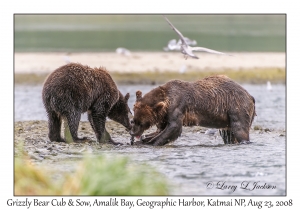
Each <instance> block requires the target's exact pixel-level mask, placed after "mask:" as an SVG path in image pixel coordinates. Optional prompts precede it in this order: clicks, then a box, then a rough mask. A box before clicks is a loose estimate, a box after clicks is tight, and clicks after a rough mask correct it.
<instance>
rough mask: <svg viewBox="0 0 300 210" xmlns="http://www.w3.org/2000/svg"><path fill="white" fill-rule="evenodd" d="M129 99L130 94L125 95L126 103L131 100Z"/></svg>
mask: <svg viewBox="0 0 300 210" xmlns="http://www.w3.org/2000/svg"><path fill="white" fill-rule="evenodd" d="M129 97H130V95H129V93H127V94H126V95H125V101H126V103H127V101H128V99H129Z"/></svg>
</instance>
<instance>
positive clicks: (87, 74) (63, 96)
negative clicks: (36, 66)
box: [42, 63, 131, 142]
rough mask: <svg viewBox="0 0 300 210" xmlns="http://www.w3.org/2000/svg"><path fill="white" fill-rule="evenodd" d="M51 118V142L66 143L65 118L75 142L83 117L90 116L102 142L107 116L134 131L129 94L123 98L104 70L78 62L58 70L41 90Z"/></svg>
mask: <svg viewBox="0 0 300 210" xmlns="http://www.w3.org/2000/svg"><path fill="white" fill-rule="evenodd" d="M42 98H43V103H44V106H45V109H46V112H47V116H48V127H49V135H48V136H49V139H50V140H51V141H58V142H63V141H65V140H64V139H63V138H62V137H61V135H60V133H61V122H62V119H65V120H67V122H68V125H69V129H70V133H71V135H72V138H73V140H74V141H80V140H85V139H87V138H86V137H83V138H78V135H77V131H78V126H79V121H80V117H81V114H82V113H84V112H87V113H88V120H89V122H90V124H91V126H92V128H93V130H94V132H95V134H96V137H97V140H98V141H100V139H101V136H102V133H103V132H104V129H105V121H106V117H109V118H110V119H112V120H114V121H116V122H118V123H120V124H122V125H123V126H125V127H126V128H127V129H130V128H131V125H130V120H129V117H128V113H129V112H130V109H129V107H128V105H127V101H128V99H129V93H127V94H126V96H125V97H124V96H123V95H122V94H121V92H120V91H119V90H118V88H117V86H116V84H115V82H114V81H113V79H112V78H111V76H110V75H109V73H108V72H107V71H106V70H105V69H104V68H101V67H100V68H90V67H89V66H84V65H81V64H78V63H70V64H67V65H64V66H61V67H59V68H58V69H56V70H55V71H54V72H52V73H51V74H50V75H49V76H48V77H47V79H46V81H45V83H44V87H43V91H42Z"/></svg>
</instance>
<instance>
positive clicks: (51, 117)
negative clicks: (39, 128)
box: [47, 111, 65, 142]
mask: <svg viewBox="0 0 300 210" xmlns="http://www.w3.org/2000/svg"><path fill="white" fill-rule="evenodd" d="M47 115H48V128H49V133H48V137H49V139H50V141H57V142H64V141H65V140H64V139H63V138H62V137H61V135H60V130H61V120H62V119H61V117H60V116H59V115H58V114H57V113H56V112H54V111H47Z"/></svg>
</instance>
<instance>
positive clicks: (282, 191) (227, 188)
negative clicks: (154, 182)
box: [15, 85, 286, 195]
mask: <svg viewBox="0 0 300 210" xmlns="http://www.w3.org/2000/svg"><path fill="white" fill-rule="evenodd" d="M243 86H244V87H245V88H246V89H247V90H248V91H249V93H250V94H251V95H252V96H254V98H255V99H256V112H257V117H256V118H255V120H254V123H253V126H255V125H257V126H261V127H262V128H263V130H251V133H250V138H251V141H252V142H253V143H252V144H249V145H224V144H223V142H222V140H221V138H220V137H217V138H216V137H214V136H208V135H204V134H203V133H199V132H187V130H185V129H184V130H183V133H182V136H181V137H180V138H178V139H177V140H176V141H175V142H173V143H171V144H168V145H166V146H163V147H152V146H144V145H143V146H127V145H124V146H118V147H114V148H110V149H107V150H105V149H104V150H101V151H96V152H95V151H94V152H93V153H94V154H95V155H98V154H103V153H104V154H106V155H109V156H112V157H113V156H115V155H121V156H129V157H130V158H131V159H132V160H133V161H136V162H138V163H145V162H146V163H148V164H150V165H153V166H155V168H157V170H159V171H160V172H162V173H163V174H165V175H166V177H167V178H168V179H169V180H170V181H171V182H172V183H173V184H174V188H173V190H172V192H171V193H172V194H175V195H286V136H285V119H286V117H285V116H286V115H285V86H284V85H273V90H272V91H267V89H266V85H243ZM153 87H154V86H119V88H120V90H121V92H122V93H126V92H129V93H130V95H131V98H130V100H129V106H130V108H132V106H133V103H134V101H135V91H136V90H141V91H142V92H143V93H146V92H148V91H149V90H151V89H152V88H153ZM41 90H42V87H41V86H16V87H15V121H25V120H47V117H46V114H45V111H44V108H43V104H42V100H41ZM82 120H86V116H85V115H83V117H82ZM253 126H252V127H253ZM266 128H269V129H270V130H271V132H268V131H264V129H266ZM75 161H77V160H75ZM255 183H256V185H255ZM254 186H256V187H255V188H254Z"/></svg>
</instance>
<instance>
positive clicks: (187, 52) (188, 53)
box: [163, 15, 228, 59]
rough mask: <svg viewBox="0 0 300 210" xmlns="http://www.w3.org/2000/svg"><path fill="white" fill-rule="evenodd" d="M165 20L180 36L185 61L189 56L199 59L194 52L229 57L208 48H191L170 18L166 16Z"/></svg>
mask: <svg viewBox="0 0 300 210" xmlns="http://www.w3.org/2000/svg"><path fill="white" fill-rule="evenodd" d="M163 16H164V15H163ZM164 18H165V19H166V21H167V22H168V23H169V25H170V26H171V28H172V29H173V30H174V31H175V32H176V33H177V34H178V36H179V38H180V40H181V52H182V53H183V54H184V57H185V59H187V58H188V56H190V57H192V58H196V59H199V58H198V57H197V56H196V55H194V54H193V51H203V52H208V53H215V54H219V55H228V54H226V53H222V52H219V51H215V50H211V49H208V48H205V47H190V46H189V45H188V44H187V42H186V39H185V38H184V36H183V35H182V34H181V33H180V31H178V30H177V29H176V28H175V27H174V26H173V24H172V23H171V22H170V21H169V20H168V18H167V17H166V16H164Z"/></svg>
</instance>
